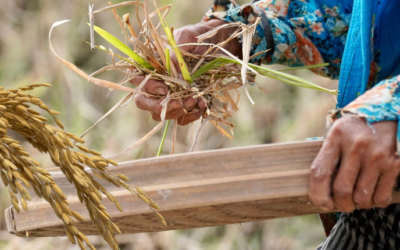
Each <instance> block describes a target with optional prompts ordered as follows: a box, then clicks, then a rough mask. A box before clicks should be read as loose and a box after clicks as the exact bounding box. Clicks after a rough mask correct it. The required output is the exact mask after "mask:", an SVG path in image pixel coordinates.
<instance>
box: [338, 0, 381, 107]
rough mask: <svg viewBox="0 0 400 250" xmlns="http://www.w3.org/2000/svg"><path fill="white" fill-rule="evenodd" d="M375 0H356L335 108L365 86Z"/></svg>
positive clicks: (370, 55) (354, 95)
mask: <svg viewBox="0 0 400 250" xmlns="http://www.w3.org/2000/svg"><path fill="white" fill-rule="evenodd" d="M375 4H376V3H375V0H355V1H354V6H353V13H352V18H351V23H350V30H349V33H348V36H347V40H346V47H345V51H344V54H343V59H342V64H341V69H340V79H339V97H338V107H339V108H342V107H344V106H346V105H347V104H348V103H350V102H351V101H353V100H354V99H356V98H357V96H359V95H361V94H363V93H364V92H365V91H366V89H367V84H368V78H369V70H370V65H371V61H372V53H373V52H372V47H371V46H372V44H371V31H372V22H373V8H374V6H375Z"/></svg>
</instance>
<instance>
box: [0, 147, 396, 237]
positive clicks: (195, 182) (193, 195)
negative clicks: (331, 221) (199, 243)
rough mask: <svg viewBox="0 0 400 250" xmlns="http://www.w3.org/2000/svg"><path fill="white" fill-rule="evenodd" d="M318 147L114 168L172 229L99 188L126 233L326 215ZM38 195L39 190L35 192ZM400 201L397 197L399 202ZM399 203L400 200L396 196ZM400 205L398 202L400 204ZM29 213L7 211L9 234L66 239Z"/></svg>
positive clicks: (129, 199)
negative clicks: (314, 183) (316, 165)
mask: <svg viewBox="0 0 400 250" xmlns="http://www.w3.org/2000/svg"><path fill="white" fill-rule="evenodd" d="M321 145H322V142H321V141H312V142H296V143H285V144H270V145H262V146H253V147H245V148H230V149H223V150H215V151H205V152H198V153H192V154H183V155H175V156H166V157H160V158H151V159H143V160H138V161H131V162H125V163H121V164H120V166H119V167H113V168H112V169H111V170H114V171H117V172H119V173H123V174H125V175H126V176H128V177H129V178H130V181H129V182H128V184H131V185H134V186H138V187H142V188H143V189H145V190H146V191H147V193H148V195H149V196H150V197H151V198H152V199H153V200H154V201H155V202H156V203H157V204H158V205H159V206H160V207H161V213H162V214H163V216H164V218H165V220H166V222H167V223H168V227H165V226H162V225H160V224H159V222H158V220H157V218H156V217H155V215H154V214H153V213H152V212H151V211H150V210H149V208H148V206H147V204H145V203H143V202H142V201H140V200H139V199H137V198H136V196H134V195H132V194H130V193H129V192H128V191H126V190H124V189H120V188H116V187H115V186H113V185H110V184H108V183H106V182H103V181H102V182H101V183H102V184H103V185H104V187H106V188H107V190H109V191H110V192H112V194H113V195H114V196H115V197H116V198H117V199H118V201H119V202H120V204H121V206H122V208H123V210H124V212H122V213H121V212H119V211H118V210H117V209H116V208H115V206H114V205H113V204H112V203H111V202H109V201H108V199H103V204H104V205H105V206H106V207H107V211H108V212H109V213H110V215H111V217H112V219H113V222H115V223H116V224H117V225H118V226H119V228H120V229H121V231H122V233H123V234H132V233H140V232H159V231H166V230H175V229H188V228H200V227H210V226H219V225H226V224H235V223H244V222H250V221H259V220H266V219H273V218H282V217H292V216H298V215H306V214H314V213H322V211H321V210H319V209H318V208H317V207H315V206H314V205H312V204H311V203H310V202H309V200H308V196H307V194H308V173H309V168H310V165H311V163H312V161H313V159H314V158H315V156H316V155H317V153H318V151H319V149H320V147H321ZM52 171H54V172H51V174H52V176H53V177H54V179H55V181H56V183H57V184H58V185H59V186H60V188H61V189H62V190H63V191H64V193H65V194H66V195H67V197H68V202H69V204H70V206H71V209H73V210H75V211H77V212H79V213H80V214H81V215H83V216H84V217H85V220H87V221H85V222H82V223H80V222H77V226H78V228H79V230H81V231H82V232H83V233H84V234H86V235H96V234H98V233H97V231H96V228H95V226H94V225H93V224H92V223H91V222H90V219H89V215H88V213H87V212H86V208H85V207H84V206H83V205H82V204H81V203H80V202H79V200H78V198H77V197H76V193H75V189H74V188H73V186H72V185H71V184H70V183H69V182H68V181H67V180H66V178H65V177H64V176H63V175H62V173H60V172H55V171H57V169H52ZM31 194H32V195H33V194H34V192H31ZM396 197H397V196H396ZM396 199H397V198H396ZM397 200H399V199H397ZM28 207H29V211H28V212H26V211H23V210H22V209H21V213H20V214H18V213H17V212H16V211H15V209H14V208H12V207H10V208H8V209H7V210H6V211H5V213H6V222H7V228H8V231H9V232H10V233H12V234H15V235H18V236H23V237H25V236H26V234H27V233H26V232H27V231H28V234H29V237H48V236H62V235H65V229H64V225H63V223H62V221H61V220H59V219H58V218H57V216H56V215H55V214H54V212H53V211H52V208H51V206H50V205H49V204H48V203H47V202H45V201H43V200H40V199H38V198H37V197H36V198H33V199H32V201H30V202H29V203H28Z"/></svg>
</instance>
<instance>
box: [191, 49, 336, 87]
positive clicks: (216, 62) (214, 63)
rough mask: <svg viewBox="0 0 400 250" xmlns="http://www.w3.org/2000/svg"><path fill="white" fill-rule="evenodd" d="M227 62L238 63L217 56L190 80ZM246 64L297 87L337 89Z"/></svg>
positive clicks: (265, 74)
mask: <svg viewBox="0 0 400 250" xmlns="http://www.w3.org/2000/svg"><path fill="white" fill-rule="evenodd" d="M228 63H235V64H240V63H239V62H238V61H236V60H233V59H230V58H226V57H220V58H217V59H215V60H213V61H211V62H209V63H207V64H205V65H204V66H202V67H200V68H199V69H198V70H197V71H196V72H195V73H193V74H192V76H191V77H192V81H194V80H195V79H196V78H198V77H199V76H201V75H203V74H205V73H207V72H208V71H210V70H212V69H215V68H218V67H220V66H223V65H225V64H228ZM248 65H249V67H250V68H252V69H253V70H255V71H256V72H257V73H259V74H261V75H264V76H267V77H270V78H272V79H276V80H279V81H282V82H285V83H288V84H291V85H294V86H298V87H303V88H309V89H314V90H320V91H324V92H328V93H331V94H337V90H330V89H326V88H323V87H321V86H318V85H316V84H314V83H312V82H310V81H307V80H304V79H302V78H300V77H297V76H294V75H290V74H287V73H283V72H281V71H278V70H273V69H267V68H263V67H261V66H258V65H255V64H252V63H249V64H248ZM313 67H314V68H316V67H321V65H315V66H313ZM313 67H312V66H307V68H313ZM293 69H295V68H293Z"/></svg>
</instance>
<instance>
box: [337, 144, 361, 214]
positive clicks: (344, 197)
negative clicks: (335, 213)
mask: <svg viewBox="0 0 400 250" xmlns="http://www.w3.org/2000/svg"><path fill="white" fill-rule="evenodd" d="M356 150H357V147H356V146H354V149H350V150H343V157H342V162H341V164H340V167H339V172H338V174H337V176H336V178H335V180H334V183H333V199H334V201H335V204H336V206H337V208H338V209H339V210H340V211H342V212H352V211H353V210H354V209H355V208H356V204H355V203H354V201H353V193H354V187H355V183H356V181H357V178H358V175H359V172H360V169H361V158H360V153H359V152H355V151H356Z"/></svg>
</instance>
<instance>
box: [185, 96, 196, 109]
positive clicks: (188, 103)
mask: <svg viewBox="0 0 400 250" xmlns="http://www.w3.org/2000/svg"><path fill="white" fill-rule="evenodd" d="M196 103H197V100H196V99H194V98H188V99H186V100H185V102H184V105H185V107H186V108H189V107H190V108H191V107H192V106H194V105H195V104H196Z"/></svg>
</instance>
